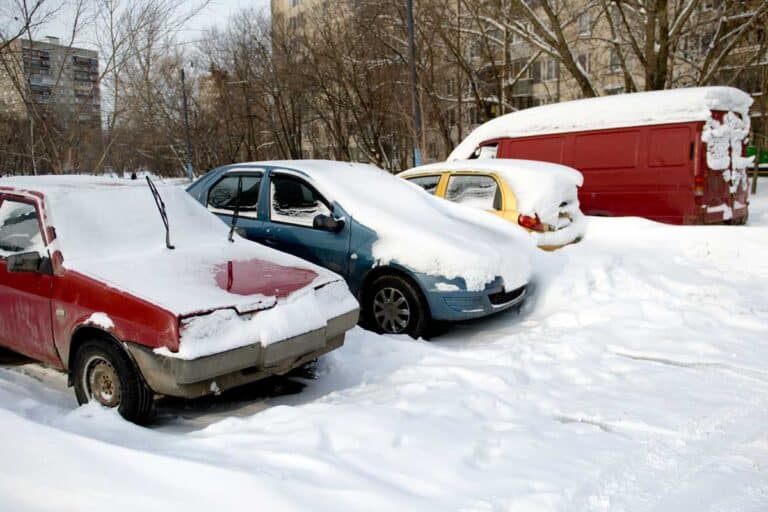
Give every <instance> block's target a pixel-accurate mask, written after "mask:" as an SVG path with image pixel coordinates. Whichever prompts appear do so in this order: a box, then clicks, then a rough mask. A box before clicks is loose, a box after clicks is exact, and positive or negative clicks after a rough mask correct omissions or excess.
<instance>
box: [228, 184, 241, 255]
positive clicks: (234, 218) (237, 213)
mask: <svg viewBox="0 0 768 512" xmlns="http://www.w3.org/2000/svg"><path fill="white" fill-rule="evenodd" d="M242 193H243V177H242V176H238V177H237V201H235V211H234V212H232V224H231V225H230V226H229V237H228V238H227V239H228V240H229V241H230V242H234V241H235V226H236V225H237V218H238V217H239V216H240V195H241V194H242Z"/></svg>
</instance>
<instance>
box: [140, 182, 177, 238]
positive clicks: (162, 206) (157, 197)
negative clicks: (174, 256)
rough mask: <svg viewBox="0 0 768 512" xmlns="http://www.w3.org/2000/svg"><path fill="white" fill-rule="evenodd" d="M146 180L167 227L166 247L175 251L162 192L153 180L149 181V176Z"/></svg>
mask: <svg viewBox="0 0 768 512" xmlns="http://www.w3.org/2000/svg"><path fill="white" fill-rule="evenodd" d="M146 178H147V184H148V185H149V190H150V192H152V196H153V197H154V198H155V204H156V205H157V209H158V211H160V218H161V219H163V225H165V246H166V247H167V248H169V249H175V247H174V246H173V245H171V228H170V227H169V226H168V214H166V213H165V203H164V202H163V198H162V197H160V192H158V191H157V187H156V186H155V184H154V183H152V180H151V179H149V176H147V177H146Z"/></svg>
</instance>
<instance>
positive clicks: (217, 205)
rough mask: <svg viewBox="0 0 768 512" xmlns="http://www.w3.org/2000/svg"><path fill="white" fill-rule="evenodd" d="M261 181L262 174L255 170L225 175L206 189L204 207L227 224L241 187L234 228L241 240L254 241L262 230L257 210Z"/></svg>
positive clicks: (235, 205) (260, 210) (229, 221)
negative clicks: (242, 238)
mask: <svg viewBox="0 0 768 512" xmlns="http://www.w3.org/2000/svg"><path fill="white" fill-rule="evenodd" d="M263 180H264V173H263V171H261V170H256V169H254V170H248V171H236V172H228V173H225V174H223V175H222V176H221V177H220V178H219V179H218V180H216V182H214V184H213V185H211V187H210V188H209V189H208V193H207V196H206V200H205V205H206V207H207V208H208V210H209V211H211V212H212V213H215V214H216V215H217V216H218V217H219V218H220V219H221V220H223V221H224V222H225V223H227V224H228V225H230V224H231V223H232V216H233V215H234V212H235V208H236V207H237V204H238V198H237V191H238V188H239V187H241V193H240V208H239V212H238V216H237V225H236V229H237V232H238V233H240V235H242V236H244V237H245V238H248V239H250V240H256V241H258V239H259V237H260V236H261V234H262V232H263V229H264V223H263V219H262V218H261V215H262V214H261V213H260V212H263V211H264V210H263V209H260V205H261V201H260V197H261V188H262V182H263Z"/></svg>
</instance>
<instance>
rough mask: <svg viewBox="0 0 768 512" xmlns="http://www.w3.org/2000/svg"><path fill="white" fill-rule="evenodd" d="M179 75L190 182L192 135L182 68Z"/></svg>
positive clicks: (191, 177)
mask: <svg viewBox="0 0 768 512" xmlns="http://www.w3.org/2000/svg"><path fill="white" fill-rule="evenodd" d="M179 74H180V75H181V97H182V100H183V103H184V128H185V129H186V131H187V176H188V177H189V181H192V180H193V179H194V174H193V173H192V135H191V133H190V131H189V107H188V106H187V86H186V82H185V81H184V67H183V66H182V68H181V69H180V70H179Z"/></svg>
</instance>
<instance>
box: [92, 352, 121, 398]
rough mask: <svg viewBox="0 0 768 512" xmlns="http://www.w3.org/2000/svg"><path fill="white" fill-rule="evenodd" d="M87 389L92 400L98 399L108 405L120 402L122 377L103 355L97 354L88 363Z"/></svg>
mask: <svg viewBox="0 0 768 512" xmlns="http://www.w3.org/2000/svg"><path fill="white" fill-rule="evenodd" d="M85 381H86V382H85V384H86V385H85V386H84V387H85V389H86V391H87V393H88V398H89V399H90V400H96V401H97V402H99V403H100V404H101V405H104V406H106V407H116V406H117V405H119V404H120V398H121V395H122V392H121V389H120V379H119V378H118V376H117V372H116V371H115V368H114V367H113V366H112V364H111V363H110V362H109V361H107V360H106V359H104V358H102V357H98V356H95V357H93V358H91V360H90V361H89V362H88V364H87V365H86V372H85Z"/></svg>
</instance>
